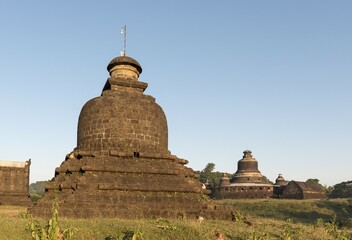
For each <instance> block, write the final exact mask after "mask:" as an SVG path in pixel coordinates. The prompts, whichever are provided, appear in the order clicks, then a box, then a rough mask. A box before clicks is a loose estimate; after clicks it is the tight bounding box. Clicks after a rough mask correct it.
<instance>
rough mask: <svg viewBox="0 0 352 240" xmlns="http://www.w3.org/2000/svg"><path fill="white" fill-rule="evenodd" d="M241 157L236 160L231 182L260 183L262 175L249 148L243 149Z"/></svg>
mask: <svg viewBox="0 0 352 240" xmlns="http://www.w3.org/2000/svg"><path fill="white" fill-rule="evenodd" d="M243 153H244V155H243V158H242V159H241V160H239V161H238V164H237V172H236V173H235V175H234V177H233V178H232V180H231V182H233V183H262V182H263V175H262V174H261V173H260V171H259V170H258V162H257V160H256V159H255V158H254V157H253V156H252V152H251V151H250V150H245V151H244V152H243Z"/></svg>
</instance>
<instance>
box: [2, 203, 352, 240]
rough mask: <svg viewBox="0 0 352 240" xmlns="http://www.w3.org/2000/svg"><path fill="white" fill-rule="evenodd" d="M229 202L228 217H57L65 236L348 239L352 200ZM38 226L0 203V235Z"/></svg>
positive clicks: (24, 235)
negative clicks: (230, 215) (71, 230)
mask: <svg viewBox="0 0 352 240" xmlns="http://www.w3.org/2000/svg"><path fill="white" fill-rule="evenodd" d="M219 203H220V204H225V205H230V206H233V209H234V221H213V220H207V219H205V220H204V221H202V222H198V221H196V220H190V219H180V220H176V219H175V220H166V219H157V220H120V219H66V218H60V219H59V225H60V227H61V228H62V229H67V228H70V227H72V228H75V229H77V231H76V233H75V234H74V236H73V237H72V238H71V239H81V240H83V239H84V240H88V239H108V238H107V237H110V239H119V240H121V239H122V240H127V239H131V238H132V236H133V234H134V235H135V236H138V237H139V238H137V239H153V240H154V239H156V240H159V239H160V240H162V239H165V240H172V239H185V240H186V239H187V240H193V239H194V240H203V239H204V240H207V239H209V240H210V239H211V240H216V239H219V240H220V239H227V240H234V239H236V240H242V239H243V240H244V239H252V240H265V239H286V240H294V239H297V240H301V239H304V240H305V239H307V240H310V239H317V240H318V239H319V240H321V239H332V240H333V239H334V240H335V239H340V240H342V239H352V238H351V235H350V234H351V228H352V201H349V200H347V199H337V200H277V199H257V200H222V201H219ZM31 221H37V222H38V223H39V224H40V225H42V226H44V225H45V224H46V223H47V222H48V219H31V218H30V216H28V215H27V214H26V209H25V208H21V207H13V206H0V240H2V239H4V240H5V239H6V240H9V239H10V240H12V239H14V240H17V239H18V240H25V239H31V234H30V231H28V230H26V229H28V224H29V223H30V222H31Z"/></svg>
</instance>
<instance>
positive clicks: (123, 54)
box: [121, 25, 127, 56]
mask: <svg viewBox="0 0 352 240" xmlns="http://www.w3.org/2000/svg"><path fill="white" fill-rule="evenodd" d="M126 31H127V28H126V25H124V26H123V27H121V34H122V35H123V52H121V56H126Z"/></svg>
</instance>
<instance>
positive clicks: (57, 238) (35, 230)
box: [27, 202, 77, 240]
mask: <svg viewBox="0 0 352 240" xmlns="http://www.w3.org/2000/svg"><path fill="white" fill-rule="evenodd" d="M51 214H52V216H51V219H49V220H48V222H47V224H45V225H44V226H41V225H40V224H39V223H38V222H37V221H34V220H33V218H31V222H30V223H28V225H27V226H28V230H29V231H30V233H31V237H32V239H33V240H66V239H70V238H71V237H72V236H73V235H74V234H75V232H77V229H75V228H67V229H63V230H62V229H61V228H60V226H59V205H58V203H57V202H53V206H52V210H51Z"/></svg>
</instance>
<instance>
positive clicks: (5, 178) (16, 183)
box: [0, 160, 31, 206]
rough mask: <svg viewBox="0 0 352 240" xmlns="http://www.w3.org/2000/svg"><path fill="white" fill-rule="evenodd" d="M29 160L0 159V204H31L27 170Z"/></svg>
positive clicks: (29, 163) (28, 168)
mask: <svg viewBox="0 0 352 240" xmlns="http://www.w3.org/2000/svg"><path fill="white" fill-rule="evenodd" d="M30 165H31V161H30V160H29V161H26V162H9V161H0V204H1V205H21V206H29V205H30V204H31V201H30V197H29V170H30Z"/></svg>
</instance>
